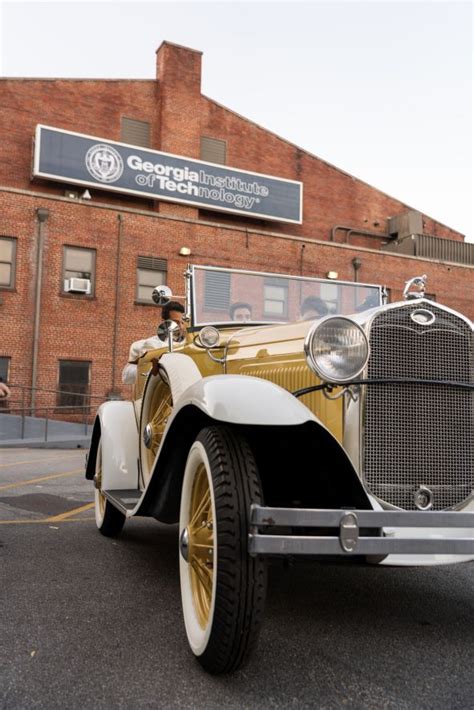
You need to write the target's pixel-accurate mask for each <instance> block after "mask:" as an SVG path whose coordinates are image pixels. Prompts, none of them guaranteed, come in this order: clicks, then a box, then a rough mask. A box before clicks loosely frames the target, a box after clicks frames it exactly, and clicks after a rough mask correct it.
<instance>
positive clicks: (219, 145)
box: [201, 136, 227, 165]
mask: <svg viewBox="0 0 474 710" xmlns="http://www.w3.org/2000/svg"><path fill="white" fill-rule="evenodd" d="M226 152H227V144H226V142H225V141H221V140H218V139H217V138H206V137H205V136H201V160H205V161H206V162H207V163H218V164H219V165H225V162H226Z"/></svg>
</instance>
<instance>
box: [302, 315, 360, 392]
mask: <svg viewBox="0 0 474 710" xmlns="http://www.w3.org/2000/svg"><path fill="white" fill-rule="evenodd" d="M331 320H338V321H346V322H347V323H349V324H350V325H351V326H352V327H354V328H357V330H358V331H359V332H360V333H361V335H362V337H363V340H364V343H365V348H366V354H365V358H364V363H363V364H362V366H361V367H360V368H359V369H358V370H357V371H354V372H352V373H351V374H350V375H349V376H347V377H338V378H334V377H328V375H327V373H326V372H323V371H322V370H321V369H320V367H319V366H318V363H317V360H316V358H315V357H314V352H313V348H312V343H313V338H314V337H315V335H316V331H317V330H318V329H319V328H321V326H323V325H324V324H326V323H327V322H328V321H331ZM304 352H305V356H306V362H307V363H308V367H309V368H310V369H311V370H312V371H313V372H314V373H315V374H316V375H317V376H318V377H319V378H320V379H321V380H322V381H323V382H329V383H331V384H334V385H338V384H346V383H349V382H351V381H352V380H354V379H355V378H356V377H358V376H359V375H360V374H361V372H363V371H364V370H365V368H366V366H367V363H368V361H369V357H370V345H369V339H368V337H367V334H366V332H365V330H364V329H363V327H362V326H361V325H359V323H357V322H356V321H355V320H353V319H352V318H348V317H347V316H336V315H328V316H325V317H324V318H321V319H320V320H318V321H317V322H316V323H314V325H313V326H312V327H311V328H310V329H309V331H308V333H307V335H306V338H305V341H304Z"/></svg>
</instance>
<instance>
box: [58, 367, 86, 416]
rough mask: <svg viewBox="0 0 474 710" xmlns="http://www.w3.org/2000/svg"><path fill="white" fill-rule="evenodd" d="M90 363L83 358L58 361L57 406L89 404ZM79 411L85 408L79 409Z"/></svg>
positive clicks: (83, 405)
mask: <svg viewBox="0 0 474 710" xmlns="http://www.w3.org/2000/svg"><path fill="white" fill-rule="evenodd" d="M90 372H91V363H90V362H84V361H83V360H60V361H59V383H58V384H59V386H58V390H59V392H58V394H57V398H56V403H57V406H58V407H88V406H89V404H90V401H89V397H88V396H87V395H89V393H90ZM78 411H79V412H80V413H83V412H85V411H87V410H84V409H80V410H78Z"/></svg>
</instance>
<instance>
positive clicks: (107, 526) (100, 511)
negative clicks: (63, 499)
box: [94, 440, 125, 537]
mask: <svg viewBox="0 0 474 710" xmlns="http://www.w3.org/2000/svg"><path fill="white" fill-rule="evenodd" d="M94 483H95V495H94V503H95V522H96V525H97V527H98V528H99V531H100V532H101V533H102V535H105V536H106V537H117V535H119V534H120V533H121V532H122V528H123V526H124V525H125V515H124V514H123V513H121V512H120V510H117V508H114V506H113V505H112V503H111V502H110V501H109V500H107V498H106V497H105V495H104V494H103V493H102V441H101V440H99V445H98V447H97V455H96V458H95V476H94Z"/></svg>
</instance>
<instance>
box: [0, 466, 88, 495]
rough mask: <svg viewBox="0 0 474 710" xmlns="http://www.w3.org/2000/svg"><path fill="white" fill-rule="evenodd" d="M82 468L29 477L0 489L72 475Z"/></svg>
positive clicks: (81, 470) (80, 471)
mask: <svg viewBox="0 0 474 710" xmlns="http://www.w3.org/2000/svg"><path fill="white" fill-rule="evenodd" d="M83 472H84V469H83V468H76V469H74V471H64V472H63V473H53V474H51V475H50V476H42V477H41V478H30V479H29V481H18V482H17V483H7V484H6V485H3V486H0V491H5V490H6V489H7V488H19V487H20V486H31V485H32V484H33V483H41V482H42V481H50V480H51V479H53V478H65V477H66V476H74V475H75V474H76V473H83Z"/></svg>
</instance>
